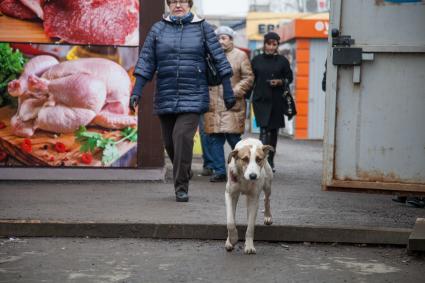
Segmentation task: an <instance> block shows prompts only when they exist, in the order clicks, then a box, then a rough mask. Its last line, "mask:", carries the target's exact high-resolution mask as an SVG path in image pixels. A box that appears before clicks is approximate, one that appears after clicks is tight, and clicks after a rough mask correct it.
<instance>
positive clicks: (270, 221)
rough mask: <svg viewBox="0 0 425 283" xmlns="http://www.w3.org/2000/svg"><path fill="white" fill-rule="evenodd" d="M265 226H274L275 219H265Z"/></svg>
mask: <svg viewBox="0 0 425 283" xmlns="http://www.w3.org/2000/svg"><path fill="white" fill-rule="evenodd" d="M264 224H265V225H272V224H273V219H272V217H271V216H270V217H264Z"/></svg>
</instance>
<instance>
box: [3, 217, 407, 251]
mask: <svg viewBox="0 0 425 283" xmlns="http://www.w3.org/2000/svg"><path fill="white" fill-rule="evenodd" d="M245 230H246V226H244V225H238V231H239V235H240V238H241V240H242V239H243V235H245ZM411 232H412V229H400V228H370V227H355V228H353V227H327V226H295V225H281V226H278V225H272V226H264V225H259V226H256V228H255V240H256V241H269V242H321V243H350V244H389V245H403V246H405V245H407V244H408V240H409V236H410V234H411ZM226 236H227V230H226V225H217V224H154V223H152V224H150V223H94V222H92V223H90V222H84V223H77V222H75V223H72V222H66V223H65V222H60V221H40V220H0V237H90V238H153V239H199V240H225V239H226Z"/></svg>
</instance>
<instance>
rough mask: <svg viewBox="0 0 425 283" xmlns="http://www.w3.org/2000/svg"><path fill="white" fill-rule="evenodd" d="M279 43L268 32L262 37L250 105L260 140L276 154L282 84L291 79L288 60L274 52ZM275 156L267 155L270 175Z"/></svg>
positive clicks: (281, 122) (282, 122) (282, 121)
mask: <svg viewBox="0 0 425 283" xmlns="http://www.w3.org/2000/svg"><path fill="white" fill-rule="evenodd" d="M279 40H280V38H279V35H277V34H276V33H274V32H269V33H267V34H266V35H265V36H264V48H263V51H264V52H263V53H262V54H260V55H257V56H255V57H254V59H252V69H253V71H254V75H255V81H254V94H253V97H252V104H253V107H254V114H255V119H256V121H257V126H259V127H260V140H261V142H262V143H263V144H267V145H271V146H273V148H274V149H275V151H276V144H277V135H278V131H279V128H284V127H285V119H284V116H283V110H284V108H283V107H284V100H283V90H284V86H285V84H290V83H291V82H292V79H293V77H292V70H291V67H290V65H289V61H288V59H286V58H285V57H284V56H281V55H279V54H278V52H277V49H278V47H279ZM274 155H275V152H270V153H269V157H268V161H269V163H270V166H271V167H272V169H273V172H274V170H275V169H274Z"/></svg>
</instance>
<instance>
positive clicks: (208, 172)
mask: <svg viewBox="0 0 425 283" xmlns="http://www.w3.org/2000/svg"><path fill="white" fill-rule="evenodd" d="M212 174H213V170H212V169H211V168H208V167H204V168H203V169H202V172H201V176H212Z"/></svg>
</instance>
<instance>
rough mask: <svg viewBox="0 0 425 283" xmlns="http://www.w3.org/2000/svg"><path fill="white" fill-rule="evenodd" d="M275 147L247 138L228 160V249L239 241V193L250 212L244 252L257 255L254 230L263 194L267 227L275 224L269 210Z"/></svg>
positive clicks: (237, 145)
mask: <svg viewBox="0 0 425 283" xmlns="http://www.w3.org/2000/svg"><path fill="white" fill-rule="evenodd" d="M273 150H274V149H273V147H271V146H269V145H263V144H262V142H261V141H260V140H257V139H253V138H247V139H243V140H241V141H240V142H238V143H237V144H236V146H235V149H234V150H233V151H232V152H231V153H230V155H229V158H228V164H229V166H228V170H227V173H228V174H227V176H228V179H227V184H226V193H225V197H226V215H227V232H228V236H227V240H226V250H227V251H231V250H233V248H234V246H235V244H236V243H237V241H238V231H237V230H236V224H235V213H236V205H237V203H238V199H239V196H240V194H244V195H246V198H247V210H248V227H247V229H246V235H245V253H247V254H255V253H256V251H255V248H254V228H255V221H256V218H257V211H258V202H259V199H260V194H261V191H264V209H265V210H264V224H266V225H271V224H272V215H271V211H270V194H271V185H272V179H273V171H272V168H271V167H270V165H269V162H268V161H267V155H268V153H269V151H273Z"/></svg>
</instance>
